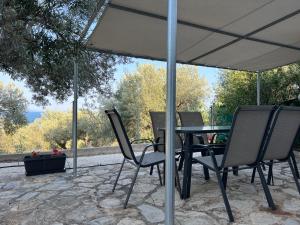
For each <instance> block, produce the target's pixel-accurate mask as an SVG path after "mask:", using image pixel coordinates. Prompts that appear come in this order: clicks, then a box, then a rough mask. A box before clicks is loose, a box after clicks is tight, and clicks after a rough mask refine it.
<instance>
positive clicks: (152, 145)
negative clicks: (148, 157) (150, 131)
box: [139, 144, 162, 164]
mask: <svg viewBox="0 0 300 225" xmlns="http://www.w3.org/2000/svg"><path fill="white" fill-rule="evenodd" d="M157 145H162V144H151V145H147V146H146V147H145V148H144V150H143V152H142V155H141V158H140V161H139V164H141V163H142V162H143V159H144V156H145V153H146V151H147V150H148V149H149V148H150V147H153V148H154V146H157Z"/></svg>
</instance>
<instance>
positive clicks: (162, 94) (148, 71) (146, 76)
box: [115, 64, 209, 138]
mask: <svg viewBox="0 0 300 225" xmlns="http://www.w3.org/2000/svg"><path fill="white" fill-rule="evenodd" d="M176 89H177V94H176V95H177V98H176V99H177V101H176V109H177V110H178V111H185V110H189V111H203V109H204V101H205V98H206V97H207V96H208V95H209V88H208V83H207V81H206V79H205V78H204V77H201V76H200V75H199V74H198V71H197V68H196V67H192V66H180V67H178V69H177V88H176ZM115 106H116V107H117V108H118V109H119V111H120V113H121V115H122V119H123V122H124V124H125V127H126V129H127V132H128V134H129V136H130V137H135V138H139V137H140V135H141V137H151V136H152V130H151V121H150V117H149V111H165V108H166V70H165V69H162V68H155V66H153V65H147V64H146V65H140V66H138V68H137V70H136V71H135V72H133V73H129V74H126V75H125V77H124V79H123V80H122V81H121V83H120V85H119V88H118V91H117V92H116V95H115Z"/></svg>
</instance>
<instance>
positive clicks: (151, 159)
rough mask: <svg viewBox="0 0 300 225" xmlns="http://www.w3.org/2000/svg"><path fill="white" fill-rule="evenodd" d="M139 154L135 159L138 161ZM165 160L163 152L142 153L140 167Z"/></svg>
mask: <svg viewBox="0 0 300 225" xmlns="http://www.w3.org/2000/svg"><path fill="white" fill-rule="evenodd" d="M140 159H141V155H139V156H137V157H136V160H137V161H138V162H139V161H140ZM164 161H165V153H163V152H150V153H146V154H145V155H144V158H143V161H142V163H141V166H142V167H148V166H151V165H155V164H159V163H162V162H164Z"/></svg>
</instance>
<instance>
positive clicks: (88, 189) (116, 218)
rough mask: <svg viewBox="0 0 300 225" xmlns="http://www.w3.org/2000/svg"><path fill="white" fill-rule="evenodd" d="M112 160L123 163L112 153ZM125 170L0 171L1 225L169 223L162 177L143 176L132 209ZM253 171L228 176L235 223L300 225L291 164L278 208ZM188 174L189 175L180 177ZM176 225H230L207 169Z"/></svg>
mask: <svg viewBox="0 0 300 225" xmlns="http://www.w3.org/2000/svg"><path fill="white" fill-rule="evenodd" d="M106 158H107V159H108V161H107V162H113V161H115V162H117V161H118V160H121V159H122V157H121V156H120V155H119V156H118V157H117V159H116V160H114V156H107V157H106ZM80 160H82V161H81V162H82V163H83V164H85V163H87V162H88V163H89V165H91V163H98V164H99V162H101V163H102V164H105V157H104V158H101V156H97V157H94V158H93V157H90V158H89V157H86V158H85V159H84V160H87V161H86V162H84V160H83V159H80ZM297 160H298V161H299V160H300V159H299V158H298V159H297ZM119 168H120V165H119V164H117V165H108V166H98V167H92V168H84V169H79V170H78V176H77V177H76V178H74V177H73V176H72V171H70V170H67V172H66V173H60V174H48V175H40V176H33V177H26V176H25V175H24V168H8V169H2V173H1V174H0V181H1V182H0V221H1V222H0V224H1V225H2V224H3V225H10V224H21V225H36V224H38V225H72V224H73V225H75V224H77V225H150V224H151V225H154V224H157V225H162V224H163V223H164V205H165V187H161V186H160V185H159V181H158V178H157V173H156V172H155V173H154V174H153V175H152V176H150V175H149V170H148V169H142V170H141V172H140V173H139V175H138V178H137V181H136V184H135V186H134V189H133V192H132V195H131V197H130V199H129V203H128V207H127V209H123V204H124V201H125V198H126V193H127V191H128V189H129V185H130V183H131V181H132V177H133V175H134V167H132V166H131V165H129V164H126V165H125V167H124V170H123V171H122V174H121V177H120V180H119V182H118V185H117V187H116V190H115V192H112V187H113V183H114V181H115V179H116V175H117V173H118V170H119ZM251 172H252V171H251V170H249V171H248V170H244V171H240V173H239V176H232V174H229V177H228V188H227V195H228V198H229V202H230V204H231V208H232V210H233V214H234V217H235V223H232V224H233V225H235V224H238V225H248V224H249V225H250V224H251V225H256V224H264V225H281V224H282V225H300V200H299V193H298V191H297V189H296V186H295V183H294V180H293V177H292V175H291V172H290V170H289V168H288V167H287V166H286V165H280V164H278V165H276V168H275V169H274V176H275V186H270V190H271V194H272V196H273V199H274V202H275V204H276V205H277V206H278V210H276V211H271V210H269V208H268V205H267V202H266V199H265V195H264V192H263V189H262V186H261V184H260V181H259V179H258V178H257V179H256V180H255V184H254V185H251V184H250V177H251ZM180 176H181V177H182V173H180ZM175 209H176V210H175V215H176V218H175V224H176V225H185V224H187V225H193V224H197V225H198V224H201V225H202V224H203V225H206V224H212V225H214V224H221V225H222V224H226V225H227V224H228V216H227V213H226V210H225V207H224V202H223V199H222V196H221V192H220V190H219V186H218V184H217V181H216V177H215V174H213V173H211V179H210V180H209V181H205V180H204V178H203V170H202V167H201V166H200V165H193V177H192V190H191V198H189V199H186V200H181V199H180V196H179V194H178V193H177V192H176V194H175Z"/></svg>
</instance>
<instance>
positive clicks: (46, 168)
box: [24, 153, 66, 176]
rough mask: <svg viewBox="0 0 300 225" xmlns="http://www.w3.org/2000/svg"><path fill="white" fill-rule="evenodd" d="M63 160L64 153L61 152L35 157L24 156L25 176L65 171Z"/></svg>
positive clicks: (64, 157)
mask: <svg viewBox="0 0 300 225" xmlns="http://www.w3.org/2000/svg"><path fill="white" fill-rule="evenodd" d="M65 162H66V154H65V153H62V154H61V155H50V154H45V155H39V156H36V157H31V156H25V157H24V166H25V170H26V176H33V175H39V174H46V173H58V172H65V171H66V170H65Z"/></svg>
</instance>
